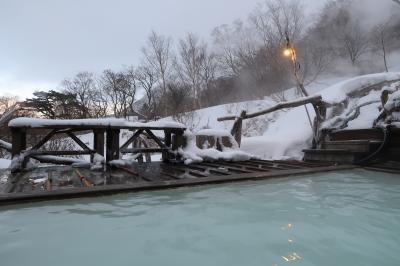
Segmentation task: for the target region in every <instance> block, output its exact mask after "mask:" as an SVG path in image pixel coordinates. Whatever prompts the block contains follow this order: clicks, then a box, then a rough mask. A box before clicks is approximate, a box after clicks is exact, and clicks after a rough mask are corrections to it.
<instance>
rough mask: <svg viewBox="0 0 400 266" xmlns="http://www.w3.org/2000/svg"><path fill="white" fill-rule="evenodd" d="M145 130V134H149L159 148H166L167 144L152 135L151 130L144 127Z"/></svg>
mask: <svg viewBox="0 0 400 266" xmlns="http://www.w3.org/2000/svg"><path fill="white" fill-rule="evenodd" d="M145 131H146V133H147V134H149V137H150V138H151V139H152V140H154V141H155V142H156V143H157V144H158V146H160V148H167V146H166V145H165V144H164V143H162V141H161V140H160V139H159V138H158V137H157V136H156V135H154V133H153V132H151V130H150V129H145Z"/></svg>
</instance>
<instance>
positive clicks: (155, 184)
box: [0, 160, 355, 205]
mask: <svg viewBox="0 0 400 266" xmlns="http://www.w3.org/2000/svg"><path fill="white" fill-rule="evenodd" d="M354 167H355V166H351V165H341V166H336V165H333V164H329V163H306V162H300V161H263V160H250V161H243V162H222V161H218V162H207V163H199V164H192V165H184V164H181V163H175V164H174V163H162V162H157V163H155V162H154V163H150V164H146V163H144V164H135V165H133V166H131V167H129V168H125V167H119V168H114V169H107V170H105V171H91V170H90V169H87V168H72V167H69V166H65V167H60V166H56V167H42V168H37V169H34V170H32V171H27V172H22V173H17V174H13V175H11V174H10V173H3V176H5V175H7V174H8V175H9V178H8V180H7V181H6V182H4V181H3V184H1V183H0V205H8V204H16V203H24V202H32V201H44V200H54V199H68V198H76V197H91V196H98V195H104V194H113V193H121V192H138V191H144V190H159V189H168V188H176V187H182V186H195V185H205V184H216V183H223V182H237V181H245V180H258V179H268V178H277V177H287V176H291V175H303V174H311V173H317V172H325V171H336V170H344V169H352V168H354ZM0 180H1V174H0ZM3 180H4V178H3ZM38 181H39V182H38Z"/></svg>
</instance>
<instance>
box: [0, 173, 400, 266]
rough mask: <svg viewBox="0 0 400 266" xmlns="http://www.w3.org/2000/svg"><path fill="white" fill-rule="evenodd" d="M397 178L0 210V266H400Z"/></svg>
mask: <svg viewBox="0 0 400 266" xmlns="http://www.w3.org/2000/svg"><path fill="white" fill-rule="evenodd" d="M399 251H400V176H398V175H390V174H383V173H375V172H367V171H363V170H357V171H344V172H336V173H326V174H317V175H310V176H303V177H289V178H283V179H274V180H265V181H255V182H243V183H235V184H222V185H216V186H203V187H195V188H181V189H175V190H167V191H159V192H146V193H138V194H124V195H115V196H107V197H101V198H92V199H79V200H66V201H55V202H46V203H40V204H39V203H37V204H31V205H21V206H13V207H7V208H4V207H3V208H0V265H4V266H13V265H18V266H21V265H41V266H50V265H51V266H55V265H68V266H71V265H96V266H98V265H130V266H132V265H174V266H177V265H201V266H205V265H207V266H210V265H246V266H249V265H271V266H272V265H290V264H293V265H335V266H336V265H352V266H353V265H363V266H365V265H374V266H376V265H400V256H399Z"/></svg>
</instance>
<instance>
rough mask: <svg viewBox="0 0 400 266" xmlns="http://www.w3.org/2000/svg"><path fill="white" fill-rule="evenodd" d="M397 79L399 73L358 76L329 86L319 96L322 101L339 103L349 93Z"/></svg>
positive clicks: (399, 75)
mask: <svg viewBox="0 0 400 266" xmlns="http://www.w3.org/2000/svg"><path fill="white" fill-rule="evenodd" d="M398 79H400V72H391V73H376V74H369V75H364V76H358V77H354V78H351V79H348V80H345V81H342V82H339V83H337V84H335V85H333V86H330V87H328V88H326V89H324V90H322V91H321V92H320V94H321V96H322V99H323V100H324V101H326V102H328V103H332V104H334V103H340V102H342V101H344V100H345V99H346V97H347V95H348V94H349V93H351V92H354V91H356V90H360V89H362V88H365V87H368V86H370V85H373V84H377V83H380V82H385V81H395V80H398Z"/></svg>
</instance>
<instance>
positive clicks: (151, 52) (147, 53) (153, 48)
mask: <svg viewBox="0 0 400 266" xmlns="http://www.w3.org/2000/svg"><path fill="white" fill-rule="evenodd" d="M142 52H143V55H144V58H145V61H146V62H147V64H148V65H149V66H151V67H152V68H153V69H154V72H155V73H157V78H158V79H160V80H161V87H162V91H163V94H165V93H166V92H167V75H168V71H169V68H170V66H171V58H172V54H171V39H170V38H167V37H165V36H163V35H159V34H157V33H156V32H154V31H152V32H151V34H150V36H149V38H148V41H147V46H146V47H144V48H143V49H142Z"/></svg>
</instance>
